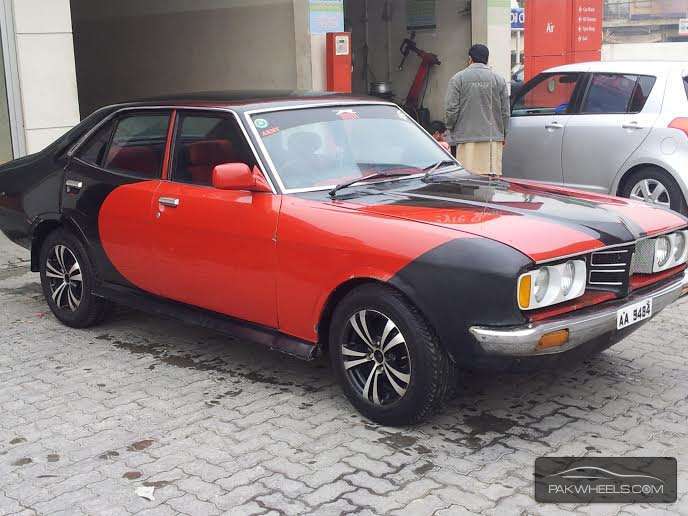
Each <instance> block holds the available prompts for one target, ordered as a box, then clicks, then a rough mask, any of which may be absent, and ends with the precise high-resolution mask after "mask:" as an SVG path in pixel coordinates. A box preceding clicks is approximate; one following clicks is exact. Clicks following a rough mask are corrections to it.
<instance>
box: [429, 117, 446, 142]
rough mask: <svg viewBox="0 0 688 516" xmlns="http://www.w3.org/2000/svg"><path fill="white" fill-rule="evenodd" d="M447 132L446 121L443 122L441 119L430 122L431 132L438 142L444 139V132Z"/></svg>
mask: <svg viewBox="0 0 688 516" xmlns="http://www.w3.org/2000/svg"><path fill="white" fill-rule="evenodd" d="M446 132H447V126H446V125H444V122H441V121H439V120H435V121H434V122H430V134H432V137H433V138H434V139H435V140H437V141H438V142H443V141H444V133H446Z"/></svg>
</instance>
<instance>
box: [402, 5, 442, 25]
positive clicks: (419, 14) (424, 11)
mask: <svg viewBox="0 0 688 516" xmlns="http://www.w3.org/2000/svg"><path fill="white" fill-rule="evenodd" d="M436 28H437V15H436V12H435V0H406V30H408V31H412V30H435V29H436Z"/></svg>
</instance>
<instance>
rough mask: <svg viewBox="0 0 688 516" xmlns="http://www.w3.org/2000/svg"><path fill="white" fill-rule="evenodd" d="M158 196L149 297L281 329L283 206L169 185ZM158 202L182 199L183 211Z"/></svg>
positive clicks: (258, 196) (268, 197)
mask: <svg viewBox="0 0 688 516" xmlns="http://www.w3.org/2000/svg"><path fill="white" fill-rule="evenodd" d="M155 196H156V197H155V200H154V203H153V206H152V207H151V211H150V212H149V220H151V226H152V228H153V229H152V233H153V235H152V245H153V248H154V249H155V252H154V263H155V267H154V274H152V276H153V277H152V278H151V279H150V280H149V284H152V285H153V288H152V289H151V291H152V292H153V293H155V294H158V295H160V296H163V297H166V298H169V299H174V300H175V301H181V302H183V303H187V304H191V305H195V306H199V307H201V308H205V309H208V310H212V311H214V312H218V313H222V314H226V315H230V316H233V317H236V318H239V319H244V320H247V321H252V322H255V323H259V324H263V325H266V326H271V327H274V328H276V327H277V326H278V324H277V308H276V306H275V271H276V268H277V262H276V260H277V257H276V250H275V240H274V237H275V232H276V231H277V217H278V214H279V207H280V202H281V198H280V197H279V196H274V195H272V194H267V193H253V192H249V191H231V190H219V189H217V188H212V187H209V186H196V185H188V184H182V183H172V182H167V181H163V182H162V183H161V184H160V188H159V189H158V191H157V192H156V194H155ZM160 197H172V198H176V199H179V206H177V207H176V208H171V207H167V206H163V205H161V204H159V203H158V199H159V198H160ZM158 213H159V214H160V215H159V216H158V215H157V214H158Z"/></svg>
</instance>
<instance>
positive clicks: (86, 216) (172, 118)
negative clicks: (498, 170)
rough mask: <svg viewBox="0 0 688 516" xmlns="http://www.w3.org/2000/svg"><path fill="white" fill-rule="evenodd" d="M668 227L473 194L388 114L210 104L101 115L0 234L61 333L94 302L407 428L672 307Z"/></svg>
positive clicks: (31, 169) (29, 177)
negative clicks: (192, 332)
mask: <svg viewBox="0 0 688 516" xmlns="http://www.w3.org/2000/svg"><path fill="white" fill-rule="evenodd" d="M686 224H687V221H686V219H685V218H683V217H682V216H681V215H678V214H677V213H673V212H671V211H669V210H666V209H663V208H659V207H655V206H650V205H644V204H641V203H639V202H635V201H630V200H625V199H618V198H615V197H609V196H604V195H594V194H590V193H583V192H575V191H570V190H566V189H562V188H555V187H551V186H544V185H540V184H537V183H533V182H527V181H516V180H506V179H501V178H497V177H480V176H475V175H471V174H470V173H468V172H467V171H465V170H464V169H462V168H461V166H460V165H459V164H458V163H457V162H456V161H455V160H454V159H452V158H451V156H449V155H448V154H447V152H446V151H445V150H444V148H443V147H442V146H440V145H439V144H437V142H435V141H434V140H433V139H432V138H431V137H430V136H429V135H428V134H427V133H426V132H425V131H423V130H422V129H421V128H420V126H418V125H417V124H416V123H415V122H414V121H413V120H412V119H410V118H409V117H408V116H407V115H406V114H405V113H404V112H403V111H402V110H401V109H399V108H398V107H397V106H395V105H393V104H390V103H385V102H380V101H374V100H370V99H359V100H356V99H353V98H350V97H337V96H290V95H282V96H274V95H273V96H271V97H266V96H264V95H260V94H253V95H244V96H240V95H238V96H234V97H232V96H227V97H220V96H216V98H214V99H209V98H203V97H201V96H198V97H196V98H193V99H190V98H180V99H176V100H165V101H162V100H160V101H155V102H138V103H130V104H123V105H117V106H111V107H107V108H104V109H102V110H100V111H98V112H96V113H94V114H93V115H91V116H90V117H88V118H87V119H85V120H84V121H83V122H82V123H81V124H80V125H78V126H77V127H75V128H74V129H73V130H72V131H70V132H69V133H68V134H66V135H65V136H64V137H62V138H60V139H59V140H58V141H56V142H55V143H54V144H53V145H51V146H50V147H48V148H47V149H45V150H44V151H42V152H40V153H38V154H35V155H33V156H29V157H27V158H23V159H20V160H17V161H14V162H12V163H9V164H7V165H5V166H3V167H1V168H0V228H2V230H3V232H4V233H5V234H7V235H8V236H9V237H10V238H11V239H12V240H14V241H15V242H17V243H19V244H21V245H23V246H25V247H27V248H29V249H30V250H31V267H32V270H34V271H40V274H41V282H42V285H43V290H44V292H45V296H46V299H47V302H48V304H49V305H50V308H51V309H52V311H53V312H54V314H55V316H56V317H57V318H58V319H59V320H60V321H62V322H63V323H65V324H67V325H69V326H73V327H86V326H90V325H93V324H96V323H97V322H99V321H100V320H101V319H102V318H103V316H104V315H105V313H106V312H107V308H108V306H109V305H110V303H111V302H116V303H124V304H129V305H132V306H134V307H137V308H140V309H144V310H148V311H151V312H155V313H163V314H168V315H173V316H176V317H179V318H182V319H184V320H187V321H190V322H193V323H196V324H202V325H205V326H208V327H212V328H216V329H218V330H221V331H225V332H229V333H232V334H238V335H239V336H242V337H244V338H246V339H247V340H251V341H255V342H259V343H262V344H265V345H267V346H269V347H271V348H275V349H278V350H281V351H284V352H287V353H290V354H292V355H296V356H299V357H302V358H305V359H309V358H312V357H314V356H316V355H317V354H318V353H321V352H323V351H325V350H328V351H329V354H330V356H331V359H332V364H333V371H334V374H335V375H336V377H337V378H338V379H339V380H340V382H341V384H342V386H343V389H344V391H345V393H346V395H347V396H348V397H349V399H350V400H351V401H352V403H353V404H354V405H355V406H356V407H357V408H358V409H359V410H360V411H361V412H362V413H364V414H365V415H366V416H368V417H370V418H371V419H374V420H376V421H379V422H382V423H385V424H405V423H409V422H414V421H418V420H420V419H422V418H423V417H424V416H426V415H427V414H428V413H429V411H430V410H432V409H433V408H434V407H437V406H438V405H439V404H440V403H441V401H442V399H443V397H444V395H445V393H446V391H447V390H448V387H449V384H450V383H451V382H450V379H451V378H452V375H453V372H454V371H455V370H456V369H457V368H458V367H461V366H471V367H478V366H489V367H511V366H515V365H529V364H531V363H532V364H534V365H541V364H545V363H547V362H556V361H559V360H568V359H569V358H570V357H571V356H579V355H580V356H582V355H586V354H590V353H593V352H596V351H600V350H603V349H605V348H606V347H608V346H610V345H612V344H614V343H615V342H618V341H619V340H621V339H622V338H623V337H625V336H627V335H628V334H629V333H630V332H632V331H634V330H635V329H637V328H638V327H639V326H640V325H642V324H643V323H644V322H646V321H647V320H648V319H650V318H651V317H652V316H653V315H655V314H656V313H657V312H659V311H660V310H662V309H663V308H664V307H666V306H667V305H668V304H670V303H672V302H673V301H675V300H676V299H678V298H679V297H680V296H681V295H683V294H684V293H685V291H686V285H687V280H686V277H687V276H686V273H685V269H686V260H687V257H688V239H687V237H688V233H687V232H686Z"/></svg>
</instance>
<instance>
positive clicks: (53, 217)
mask: <svg viewBox="0 0 688 516" xmlns="http://www.w3.org/2000/svg"><path fill="white" fill-rule="evenodd" d="M60 228H64V229H67V230H68V231H70V232H71V233H72V234H74V235H75V236H76V237H77V238H78V239H79V240H81V242H82V243H84V244H85V243H86V237H85V235H84V234H83V232H82V231H81V228H80V227H79V226H78V224H76V223H75V222H74V221H72V220H71V219H69V218H65V217H61V216H60V215H57V214H48V215H43V216H41V217H38V219H37V221H36V222H35V223H34V224H33V227H32V230H31V271H32V272H39V270H40V263H39V262H40V255H41V247H43V242H45V239H46V238H48V235H50V234H51V233H52V232H53V231H55V230H57V229H60ZM85 247H86V249H87V251H88V246H85Z"/></svg>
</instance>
